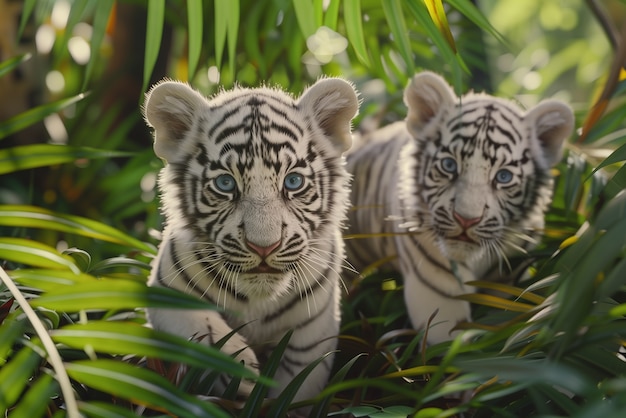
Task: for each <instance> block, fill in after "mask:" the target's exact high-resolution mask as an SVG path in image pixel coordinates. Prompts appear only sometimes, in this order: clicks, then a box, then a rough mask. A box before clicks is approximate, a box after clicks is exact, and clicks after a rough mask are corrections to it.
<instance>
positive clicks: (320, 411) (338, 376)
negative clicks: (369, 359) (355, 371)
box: [309, 353, 365, 418]
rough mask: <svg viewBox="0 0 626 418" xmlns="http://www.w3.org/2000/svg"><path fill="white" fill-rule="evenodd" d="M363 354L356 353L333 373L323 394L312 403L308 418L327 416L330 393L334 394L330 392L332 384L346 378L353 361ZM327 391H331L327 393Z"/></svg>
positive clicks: (330, 398)
mask: <svg viewBox="0 0 626 418" xmlns="http://www.w3.org/2000/svg"><path fill="white" fill-rule="evenodd" d="M363 356H365V353H361V354H357V355H356V356H354V357H353V358H352V359H350V360H349V361H348V362H346V364H344V365H343V366H342V367H341V369H339V371H338V372H337V373H335V375H334V376H333V377H332V378H331V379H330V380H329V382H328V384H327V385H326V388H325V389H324V392H323V393H324V396H323V397H322V400H321V401H319V400H318V401H317V402H315V405H313V408H312V410H311V413H310V414H309V418H323V417H326V416H328V409H329V408H330V404H331V402H332V399H333V396H332V395H333V394H334V392H332V387H333V385H334V384H336V383H338V382H342V381H343V380H344V379H345V378H346V376H347V374H348V372H349V371H350V369H351V368H352V366H354V363H356V361H357V360H358V359H360V358H362V357H363ZM329 391H331V392H330V393H329Z"/></svg>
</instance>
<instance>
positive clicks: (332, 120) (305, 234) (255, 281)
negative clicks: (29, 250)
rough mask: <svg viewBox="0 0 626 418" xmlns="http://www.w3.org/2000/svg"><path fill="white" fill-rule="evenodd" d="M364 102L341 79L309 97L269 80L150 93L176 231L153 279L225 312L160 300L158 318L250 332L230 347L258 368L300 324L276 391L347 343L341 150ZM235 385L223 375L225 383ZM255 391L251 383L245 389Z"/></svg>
mask: <svg viewBox="0 0 626 418" xmlns="http://www.w3.org/2000/svg"><path fill="white" fill-rule="evenodd" d="M357 112H358V99H357V94H356V92H355V90H354V88H353V87H352V85H351V84H349V83H348V82H347V81H344V80H341V79H335V78H327V79H322V80H319V81H318V82H317V83H315V84H314V85H313V86H312V87H310V88H309V89H308V90H306V91H305V92H304V93H303V95H302V96H301V97H300V98H299V99H297V100H296V99H294V98H293V97H291V96H289V95H288V94H286V93H284V92H282V91H280V90H277V89H272V88H265V87H263V88H257V89H247V88H235V89H234V90H231V91H225V92H222V93H220V94H218V95H217V96H216V97H214V98H213V99H212V100H208V99H206V98H205V97H203V96H202V95H201V94H199V93H198V92H196V91H194V90H192V89H191V88H190V87H189V86H188V85H186V84H183V83H180V82H175V81H166V82H162V83H161V84H158V85H156V86H155V87H154V88H153V89H152V90H150V92H149V93H148V94H147V97H146V103H145V106H144V114H145V118H146V120H147V122H148V124H149V125H150V126H151V127H153V128H154V132H155V141H154V151H155V153H156V155H157V156H159V157H160V158H161V159H163V160H164V161H165V162H166V164H165V167H164V168H163V169H162V170H161V172H160V175H159V188H160V191H161V194H162V196H161V203H162V208H163V212H164V214H165V228H164V231H163V241H162V243H161V245H160V247H159V251H158V255H157V257H156V259H155V261H154V263H153V269H152V273H151V276H150V279H149V285H150V286H165V287H170V288H174V289H178V290H181V291H183V292H186V293H190V294H194V295H197V296H198V297H199V298H203V299H206V300H209V301H211V302H213V303H214V304H216V305H218V306H220V307H221V308H224V312H218V311H214V310H207V311H195V310H174V309H149V310H148V319H149V322H150V323H151V325H152V326H153V327H154V328H155V329H159V330H164V331H167V332H170V333H174V334H177V335H180V336H183V337H185V338H197V339H202V341H205V342H207V343H208V344H211V343H214V342H217V341H218V340H220V339H222V338H223V337H224V336H226V335H227V334H229V333H231V332H233V329H238V331H237V332H236V333H234V335H233V336H232V337H230V338H229V339H228V340H227V342H226V344H225V345H224V346H223V347H222V350H223V351H224V352H226V353H229V354H235V353H238V354H237V356H236V358H237V359H238V360H243V361H244V362H245V364H246V366H247V367H249V368H251V369H252V370H254V371H255V372H257V373H258V370H259V367H260V364H259V362H260V361H262V359H263V358H267V355H268V354H269V352H270V351H271V350H272V348H273V347H274V346H275V345H276V344H277V343H278V341H279V340H280V339H281V338H282V337H283V336H284V335H285V334H286V333H287V332H288V331H289V330H293V334H292V337H291V339H290V341H289V344H288V346H287V349H286V351H285V354H284V356H283V358H282V361H281V364H280V366H279V369H278V371H277V373H276V375H275V376H274V377H275V379H276V380H277V381H278V383H279V385H278V387H273V388H271V389H270V393H269V395H270V396H272V397H273V396H276V395H278V394H279V393H280V392H281V391H282V390H283V389H284V388H285V387H286V386H287V384H288V383H289V382H290V381H291V380H292V378H293V377H294V376H295V375H296V374H298V373H299V372H300V371H301V370H302V369H303V368H304V367H305V366H307V365H308V364H310V363H312V362H313V361H314V360H316V359H318V358H320V357H322V356H323V355H325V354H327V353H329V352H332V351H333V350H334V349H335V347H336V338H335V337H336V335H337V334H338V330H339V322H340V311H339V300H340V287H339V274H340V270H341V266H342V263H344V262H345V261H344V244H343V242H342V234H341V227H342V223H343V222H344V221H345V213H346V210H347V208H348V205H349V204H348V202H349V200H348V194H349V191H348V183H349V175H348V174H347V172H346V170H345V160H344V159H343V156H342V153H343V152H344V151H346V150H347V149H348V148H349V147H350V146H351V143H352V139H351V120H352V118H353V117H354V116H355V115H356V113H357ZM240 327H241V328H240ZM239 328H240V329H239ZM331 364H332V356H328V357H326V358H325V360H324V361H323V362H322V363H321V364H320V365H318V366H317V367H316V368H315V370H314V371H313V372H312V373H311V374H310V375H309V377H308V380H307V381H306V382H305V383H304V384H303V385H302V387H301V388H300V391H299V392H298V394H297V396H296V400H302V399H308V398H310V397H313V396H315V395H317V394H318V393H319V391H320V390H321V389H322V388H323V387H324V385H325V384H326V381H327V379H328V375H329V372H330V369H331ZM229 381H230V379H229V378H228V377H227V376H222V378H221V382H220V384H218V386H219V388H221V389H223V388H225V386H226V385H227V384H228V383H229ZM219 388H218V389H219ZM251 388H252V383H250V382H247V381H246V382H242V383H241V386H240V389H239V391H240V395H242V396H246V395H248V394H249V392H250V390H251Z"/></svg>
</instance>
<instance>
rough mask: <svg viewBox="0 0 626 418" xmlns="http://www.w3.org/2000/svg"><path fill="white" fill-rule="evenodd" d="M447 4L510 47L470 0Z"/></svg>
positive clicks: (448, 0)
mask: <svg viewBox="0 0 626 418" xmlns="http://www.w3.org/2000/svg"><path fill="white" fill-rule="evenodd" d="M446 3H448V4H449V5H451V6H452V7H454V8H455V9H457V10H458V11H459V12H461V14H462V15H463V16H465V17H466V18H468V19H469V20H471V21H472V22H474V24H475V25H476V26H478V27H479V28H481V29H482V30H483V31H485V32H487V33H488V34H490V35H491V36H493V37H494V38H496V39H497V40H498V42H500V43H501V44H503V45H508V42H507V41H506V39H504V36H502V34H501V33H500V32H498V31H497V30H496V28H495V27H494V26H493V25H492V24H491V23H490V22H489V20H488V19H487V18H486V17H485V15H484V14H482V12H481V11H480V10H479V9H478V8H477V7H476V6H475V5H474V3H472V2H471V1H469V0H446Z"/></svg>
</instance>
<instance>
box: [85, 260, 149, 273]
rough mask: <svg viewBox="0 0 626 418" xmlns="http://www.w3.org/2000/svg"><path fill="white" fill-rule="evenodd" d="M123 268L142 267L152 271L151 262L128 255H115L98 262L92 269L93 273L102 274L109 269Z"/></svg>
mask: <svg viewBox="0 0 626 418" xmlns="http://www.w3.org/2000/svg"><path fill="white" fill-rule="evenodd" d="M117 268H123V269H125V270H131V269H141V270H144V271H150V268H151V267H150V264H147V263H144V262H142V261H139V260H135V259H132V258H127V257H113V258H107V259H106V260H102V261H100V262H98V263H96V264H95V265H94V266H93V267H91V270H89V271H90V272H91V273H92V274H96V275H100V274H104V273H105V272H106V271H107V270H111V269H117Z"/></svg>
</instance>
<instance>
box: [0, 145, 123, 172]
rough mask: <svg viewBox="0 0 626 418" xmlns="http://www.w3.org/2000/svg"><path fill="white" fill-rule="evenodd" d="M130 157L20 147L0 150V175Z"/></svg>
mask: <svg viewBox="0 0 626 418" xmlns="http://www.w3.org/2000/svg"><path fill="white" fill-rule="evenodd" d="M130 155H132V154H131V153H128V152H120V151H107V150H98V149H93V148H86V147H71V146H67V145H52V144H33V145H22V146H17V147H11V148H6V149H3V150H0V175H1V174H7V173H13V172H15V171H20V170H27V169H31V168H37V167H46V166H51V165H56V164H64V163H72V162H75V161H77V160H81V159H97V158H117V157H127V156H130Z"/></svg>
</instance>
